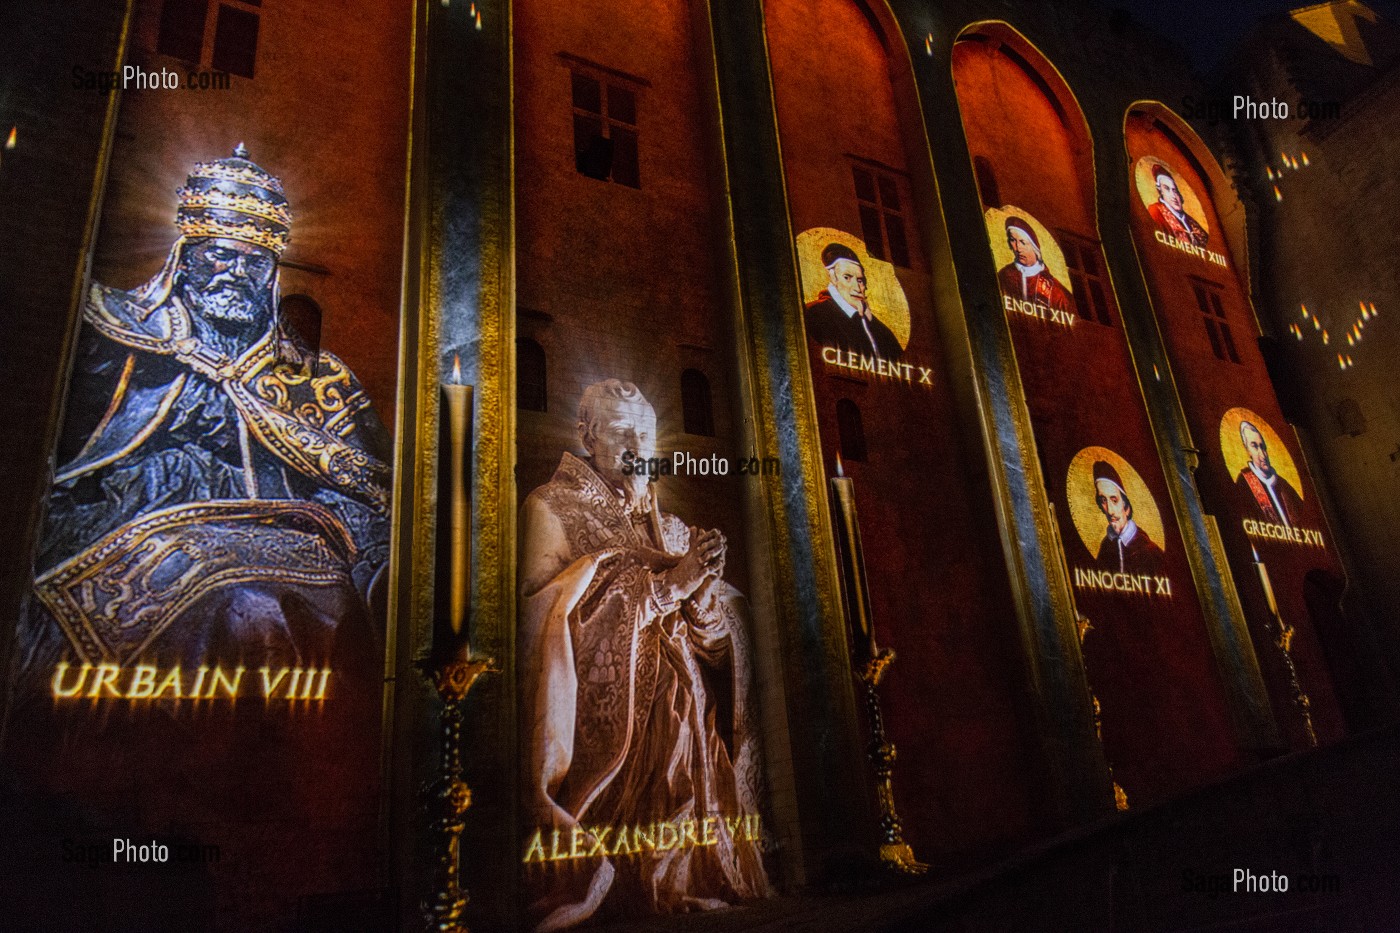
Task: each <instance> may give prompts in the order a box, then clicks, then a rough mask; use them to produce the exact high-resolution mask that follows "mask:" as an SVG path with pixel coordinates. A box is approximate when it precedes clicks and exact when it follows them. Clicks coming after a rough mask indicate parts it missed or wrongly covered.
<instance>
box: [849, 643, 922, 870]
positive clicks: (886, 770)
mask: <svg viewBox="0 0 1400 933" xmlns="http://www.w3.org/2000/svg"><path fill="white" fill-rule="evenodd" d="M893 660H894V652H893V651H891V650H890V649H888V648H886V649H884V650H883V651H881V652H880V653H879V654H877V655H876V656H875V657H873V658H871V659H870V660H869V661H867V662H865V664H864V665H863V666H862V667H861V669H860V671H859V672H858V673H859V676H860V680H861V683H863V684H865V711H866V714H867V715H868V716H869V718H870V750H869V752H868V753H867V754H868V755H869V757H870V763H871V764H872V765H874V767H875V794H876V797H877V799H878V800H879V803H880V862H881V864H883V865H885V866H886V867H888V868H891V869H894V870H895V871H899V872H903V873H904V874H906V875H922V874H923V873H924V872H926V871H928V866H927V865H926V864H924V863H923V862H921V861H919V860H918V859H916V858H914V850H913V849H911V848H910V847H909V843H907V842H905V841H904V831H903V827H901V826H900V824H899V812H898V811H897V810H895V806H894V783H893V781H892V777H893V774H894V761H895V748H894V743H893V742H891V741H890V740H889V739H888V738H887V737H886V736H885V717H884V714H883V713H882V712H881V710H880V694H879V692H878V691H877V690H876V689H875V688H876V687H878V686H879V685H880V678H882V677H884V676H885V668H887V667H889V666H890V662H891V661H893Z"/></svg>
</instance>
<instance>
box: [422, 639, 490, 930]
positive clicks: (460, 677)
mask: <svg viewBox="0 0 1400 933" xmlns="http://www.w3.org/2000/svg"><path fill="white" fill-rule="evenodd" d="M421 666H422V669H423V671H424V673H425V674H426V675H427V676H428V678H429V679H430V680H431V681H432V683H433V687H434V689H436V690H437V695H438V699H440V700H441V701H442V720H441V725H442V729H441V733H440V734H441V737H442V748H441V753H440V756H439V758H438V772H437V776H436V777H435V778H434V779H433V780H432V781H431V782H430V783H429V784H428V785H427V786H425V787H424V789H423V797H424V800H425V803H426V805H427V808H428V811H429V814H430V816H431V822H430V824H429V827H430V829H431V831H432V833H433V837H434V845H435V849H436V856H435V858H434V861H435V863H436V866H435V872H434V879H433V895H432V897H431V898H429V899H428V900H427V901H426V902H424V904H423V919H424V921H425V922H426V927H425V929H427V930H428V931H430V933H467V927H466V924H464V923H463V922H462V914H463V913H464V912H465V911H466V909H467V903H468V901H469V898H468V895H467V892H466V890H465V889H464V888H463V887H462V872H461V869H462V860H461V854H462V853H461V849H462V829H463V828H464V826H465V820H464V816H465V814H466V812H467V810H468V809H469V808H470V807H471V805H472V791H471V788H470V787H468V786H467V782H466V781H464V780H463V779H462V720H463V715H464V711H465V708H466V701H467V694H468V692H470V691H471V688H472V684H474V683H476V680H477V678H478V677H480V676H481V675H482V674H487V673H495V672H497V671H499V670H500V669H499V668H498V667H496V662H495V660H494V659H493V658H489V657H460V656H459V657H450V658H448V659H446V660H442V659H429V660H427V661H425V662H423V663H422V665H421Z"/></svg>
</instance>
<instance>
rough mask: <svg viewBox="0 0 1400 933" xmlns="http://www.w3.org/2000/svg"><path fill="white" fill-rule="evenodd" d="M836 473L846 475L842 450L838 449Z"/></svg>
mask: <svg viewBox="0 0 1400 933" xmlns="http://www.w3.org/2000/svg"><path fill="white" fill-rule="evenodd" d="M836 475H837V476H845V475H846V471H845V470H843V469H841V451H839V450H838V451H836Z"/></svg>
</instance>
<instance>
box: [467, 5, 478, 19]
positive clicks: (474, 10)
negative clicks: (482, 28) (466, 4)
mask: <svg viewBox="0 0 1400 933" xmlns="http://www.w3.org/2000/svg"><path fill="white" fill-rule="evenodd" d="M467 15H468V16H470V17H471V18H472V19H476V4H475V3H473V4H472V7H471V9H470V10H468V11H467Z"/></svg>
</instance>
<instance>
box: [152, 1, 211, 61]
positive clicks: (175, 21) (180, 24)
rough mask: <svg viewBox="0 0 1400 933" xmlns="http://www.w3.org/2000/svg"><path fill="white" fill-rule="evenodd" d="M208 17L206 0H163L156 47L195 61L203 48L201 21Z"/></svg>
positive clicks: (165, 53) (158, 49)
mask: <svg viewBox="0 0 1400 933" xmlns="http://www.w3.org/2000/svg"><path fill="white" fill-rule="evenodd" d="M208 17H209V0H165V6H163V7H161V11H160V34H159V36H158V37H157V38H156V51H157V52H159V53H160V54H162V55H169V56H170V57H172V58H178V59H180V60H181V61H184V62H189V63H190V64H191V65H198V64H199V60H200V57H201V55H202V54H203V52H204V22H205V20H206V19H208Z"/></svg>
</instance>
